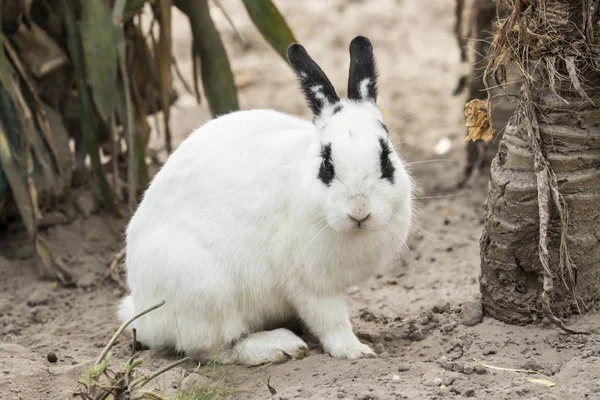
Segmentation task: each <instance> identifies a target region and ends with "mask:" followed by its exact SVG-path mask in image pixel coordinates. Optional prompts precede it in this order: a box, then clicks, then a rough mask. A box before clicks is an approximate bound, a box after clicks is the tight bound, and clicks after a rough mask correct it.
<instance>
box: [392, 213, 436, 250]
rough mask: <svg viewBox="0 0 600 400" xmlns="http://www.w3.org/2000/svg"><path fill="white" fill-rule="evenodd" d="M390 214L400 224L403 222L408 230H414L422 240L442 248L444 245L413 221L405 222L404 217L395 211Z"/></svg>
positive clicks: (393, 224)
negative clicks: (424, 239)
mask: <svg viewBox="0 0 600 400" xmlns="http://www.w3.org/2000/svg"><path fill="white" fill-rule="evenodd" d="M392 214H393V215H394V217H396V218H397V219H398V220H400V221H401V222H404V223H405V224H407V225H408V226H409V227H410V228H412V229H414V230H415V231H416V232H417V233H419V234H420V235H421V236H423V237H424V238H426V239H428V240H430V241H432V242H433V243H435V244H437V245H438V246H444V244H443V243H442V242H440V241H439V240H437V239H436V238H435V237H434V236H433V235H432V234H431V233H429V232H428V231H427V230H425V229H424V228H422V227H421V226H419V225H417V224H416V223H415V222H414V221H412V220H407V219H406V218H404V216H402V215H400V214H399V213H397V212H395V211H394V212H393V213H392ZM392 226H395V222H392Z"/></svg>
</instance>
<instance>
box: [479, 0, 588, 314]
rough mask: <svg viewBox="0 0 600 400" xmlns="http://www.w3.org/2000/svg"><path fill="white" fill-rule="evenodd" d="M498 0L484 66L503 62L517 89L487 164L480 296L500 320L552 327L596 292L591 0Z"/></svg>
mask: <svg viewBox="0 0 600 400" xmlns="http://www.w3.org/2000/svg"><path fill="white" fill-rule="evenodd" d="M498 1H499V2H500V3H503V4H505V5H508V6H509V11H510V12H511V15H510V16H509V17H508V18H507V20H506V21H505V23H504V25H503V26H502V27H501V28H500V30H499V33H498V35H497V36H496V39H495V42H494V48H495V54H494V56H493V57H492V59H491V64H490V72H491V73H495V72H502V67H503V66H506V65H507V64H506V63H507V60H512V61H513V62H515V63H516V64H518V67H519V68H518V69H519V70H520V71H521V72H522V78H523V87H522V90H521V98H520V100H519V102H518V105H517V110H516V111H515V113H514V114H513V116H512V118H511V119H510V121H509V123H508V125H507V127H506V130H505V132H504V136H503V138H502V140H501V141H500V146H499V151H498V154H497V155H496V157H495V158H494V160H493V162H492V167H491V179H490V183H489V196H488V199H487V202H486V204H485V210H486V216H485V227H484V233H483V235H482V237H481V241H480V245H481V277H480V289H481V294H482V302H483V305H484V309H485V312H486V314H487V315H489V316H491V317H494V318H496V319H499V320H502V321H505V322H508V323H517V324H525V323H531V322H535V321H536V320H538V319H540V318H541V317H542V316H547V317H549V318H550V319H551V320H552V321H553V322H556V323H558V324H561V323H560V320H559V319H558V318H556V317H559V318H563V317H567V316H568V315H570V314H572V313H573V312H574V311H580V312H583V311H585V310H586V309H587V307H589V306H590V305H591V303H593V302H594V301H595V300H598V299H599V298H600V111H599V110H598V106H597V105H596V104H595V101H594V100H596V99H597V95H598V94H600V90H598V88H599V87H600V78H599V75H598V72H596V71H598V67H597V65H598V54H596V53H595V52H596V50H595V46H594V43H599V42H600V31H599V32H596V30H595V27H596V24H597V23H598V7H599V4H600V0H592V1H589V0H571V1H569V2H565V1H558V0H498ZM584 4H585V6H584ZM592 99H593V100H592Z"/></svg>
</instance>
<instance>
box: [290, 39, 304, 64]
mask: <svg viewBox="0 0 600 400" xmlns="http://www.w3.org/2000/svg"><path fill="white" fill-rule="evenodd" d="M303 54H307V53H306V49H305V48H304V46H302V45H301V44H298V43H292V44H290V45H289V46H288V48H287V56H288V60H289V61H290V62H292V59H297V58H298V57H300V56H301V55H303Z"/></svg>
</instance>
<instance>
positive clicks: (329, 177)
mask: <svg viewBox="0 0 600 400" xmlns="http://www.w3.org/2000/svg"><path fill="white" fill-rule="evenodd" d="M321 158H322V161H321V166H320V167H319V179H320V180H321V182H323V183H324V184H325V185H327V186H329V185H330V184H331V181H333V178H335V168H334V167H333V163H332V161H331V143H327V144H324V145H322V146H321Z"/></svg>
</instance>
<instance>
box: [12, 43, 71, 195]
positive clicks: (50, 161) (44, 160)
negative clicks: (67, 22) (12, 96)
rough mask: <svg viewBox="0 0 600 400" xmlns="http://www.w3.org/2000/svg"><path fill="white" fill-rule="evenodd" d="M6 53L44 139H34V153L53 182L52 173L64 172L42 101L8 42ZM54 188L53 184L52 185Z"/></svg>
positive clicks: (47, 176) (60, 173)
mask: <svg viewBox="0 0 600 400" xmlns="http://www.w3.org/2000/svg"><path fill="white" fill-rule="evenodd" d="M5 47H6V52H7V54H8V55H9V57H10V59H11V61H12V63H13V65H14V66H15V69H16V71H17V72H18V74H19V76H20V77H21V79H22V81H23V83H24V87H25V88H26V89H27V92H28V94H29V96H30V98H31V101H32V103H33V109H34V111H35V116H36V122H37V125H38V127H39V130H40V132H41V134H42V136H43V138H44V139H45V142H44V141H42V140H41V138H39V137H37V136H38V135H36V138H35V139H34V146H35V151H36V153H37V155H38V160H39V161H40V164H41V166H42V168H43V172H44V175H45V176H46V178H47V179H49V180H52V181H54V180H55V178H54V175H55V174H54V172H53V170H52V167H53V168H54V171H56V172H57V173H58V174H59V175H62V174H63V172H64V171H62V170H61V169H60V168H59V159H58V157H59V156H58V151H57V149H56V140H55V138H54V134H53V132H52V128H51V127H50V123H49V121H48V118H47V115H46V111H45V110H44V106H43V105H42V100H41V99H40V96H39V95H38V93H37V91H36V88H35V84H34V82H33V81H32V79H31V78H30V77H29V75H28V74H27V72H26V71H25V68H24V66H23V64H22V63H21V60H20V59H19V56H18V54H17V52H16V50H15V49H14V48H13V47H12V46H11V45H10V43H9V42H6V43H5ZM46 146H48V150H49V152H50V154H49V155H48V156H46V155H45V154H47V153H48V151H46V149H45V147H46ZM52 186H54V184H52Z"/></svg>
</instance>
